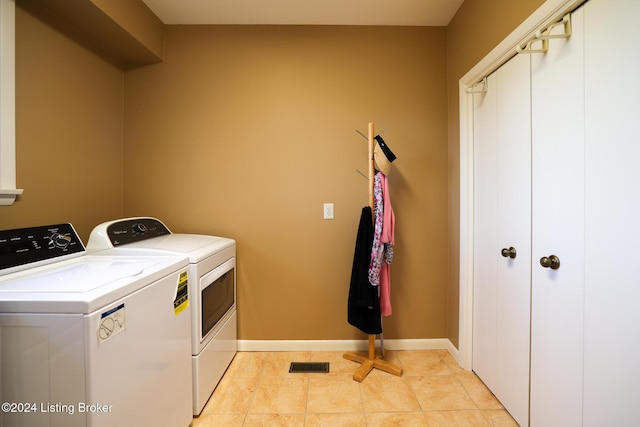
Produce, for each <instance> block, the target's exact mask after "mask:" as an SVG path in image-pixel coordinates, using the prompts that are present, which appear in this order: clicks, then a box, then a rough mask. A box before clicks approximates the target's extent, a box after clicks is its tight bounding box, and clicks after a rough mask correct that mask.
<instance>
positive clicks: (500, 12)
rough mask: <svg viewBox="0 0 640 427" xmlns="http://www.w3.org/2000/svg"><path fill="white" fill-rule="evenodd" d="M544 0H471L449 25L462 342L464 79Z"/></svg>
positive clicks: (452, 319)
mask: <svg viewBox="0 0 640 427" xmlns="http://www.w3.org/2000/svg"><path fill="white" fill-rule="evenodd" d="M542 3H544V1H543V0H522V1H511V0H465V1H464V3H463V4H462V6H460V9H458V12H457V13H456V15H455V17H454V18H453V20H452V21H451V22H450V23H449V26H448V27H447V89H448V93H447V97H448V141H449V173H448V183H449V184H448V185H449V204H448V215H449V254H448V255H449V257H448V258H449V271H448V277H449V287H448V303H447V305H448V307H447V337H448V338H449V339H450V340H451V342H452V343H454V345H456V346H457V345H458V331H459V321H458V316H459V309H458V306H459V304H458V301H459V297H460V293H459V262H460V261H459V252H460V245H459V242H460V226H459V221H460V164H459V161H460V120H459V114H460V112H459V108H460V107H459V99H458V96H459V95H458V81H459V80H460V78H461V77H462V76H464V75H465V74H466V73H467V71H469V70H470V69H471V68H473V66H474V65H476V64H477V63H478V62H480V60H481V59H482V58H484V56H485V55H487V54H488V53H489V52H490V51H491V50H492V49H493V48H494V47H495V46H497V45H498V44H499V43H500V42H501V41H502V40H503V39H504V38H505V37H506V36H508V35H509V34H510V33H511V32H512V31H513V30H514V29H515V28H516V27H517V26H518V25H520V23H522V22H523V21H524V20H525V19H526V18H527V17H528V16H529V15H531V14H532V13H533V12H534V11H535V10H536V9H537V8H538V7H540V5H542Z"/></svg>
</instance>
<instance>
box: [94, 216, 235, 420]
mask: <svg viewBox="0 0 640 427" xmlns="http://www.w3.org/2000/svg"><path fill="white" fill-rule="evenodd" d="M105 250H108V251H109V253H120V254H123V255H126V254H135V253H144V254H147V255H149V254H153V255H156V256H160V257H162V256H166V255H167V254H178V255H181V256H187V257H188V258H189V263H190V264H189V277H190V279H189V280H190V281H189V305H190V307H191V362H192V376H193V377H192V383H193V414H194V415H199V414H200V413H201V412H202V409H203V408H204V405H205V404H206V403H207V400H208V399H209V398H210V397H211V394H212V393H213V390H214V389H215V387H216V386H217V385H218V383H219V381H220V379H221V378H222V376H223V375H224V372H225V371H226V369H227V368H228V367H229V364H230V363H231V361H232V360H233V358H234V357H235V354H236V351H237V326H236V274H235V267H236V242H235V241H234V240H233V239H229V238H225V237H217V236H208V235H200V234H178V233H175V234H174V233H172V232H171V231H170V230H169V228H168V227H167V226H166V225H165V224H164V223H162V222H161V221H160V220H158V219H156V218H150V217H136V218H125V219H119V220H115V221H109V222H105V223H102V224H100V225H98V226H97V227H95V228H94V229H93V231H92V232H91V235H90V236H89V242H88V243H87V251H88V252H89V253H92V254H99V253H101V252H102V251H105Z"/></svg>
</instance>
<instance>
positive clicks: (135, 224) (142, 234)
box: [107, 218, 171, 247]
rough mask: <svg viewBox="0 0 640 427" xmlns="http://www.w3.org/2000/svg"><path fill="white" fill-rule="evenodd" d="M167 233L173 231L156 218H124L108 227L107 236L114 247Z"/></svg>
mask: <svg viewBox="0 0 640 427" xmlns="http://www.w3.org/2000/svg"><path fill="white" fill-rule="evenodd" d="M167 234H171V231H169V229H168V228H167V226H166V225H164V224H163V223H162V222H160V221H159V220H157V219H155V218H131V219H124V220H122V221H117V222H114V223H113V224H110V225H109V226H108V227H107V236H108V237H109V240H110V241H111V244H112V245H113V246H114V247H116V246H121V245H127V244H130V243H135V242H140V241H142V240H146V239H152V238H154V237H159V236H164V235H167Z"/></svg>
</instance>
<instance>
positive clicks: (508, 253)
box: [500, 246, 516, 259]
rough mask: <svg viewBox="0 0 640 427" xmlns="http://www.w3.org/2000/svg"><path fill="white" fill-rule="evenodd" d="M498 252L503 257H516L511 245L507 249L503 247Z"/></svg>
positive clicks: (514, 249)
mask: <svg viewBox="0 0 640 427" xmlns="http://www.w3.org/2000/svg"><path fill="white" fill-rule="evenodd" d="M500 253H501V254H502V256H503V257H505V258H511V259H513V258H515V257H516V248H514V247H513V246H511V247H510V248H509V249H507V248H503V249H502V251H500Z"/></svg>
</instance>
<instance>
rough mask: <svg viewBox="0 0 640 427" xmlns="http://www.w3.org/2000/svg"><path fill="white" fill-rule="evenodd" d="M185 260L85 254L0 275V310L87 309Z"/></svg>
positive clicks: (140, 285) (167, 272)
mask: <svg viewBox="0 0 640 427" xmlns="http://www.w3.org/2000/svg"><path fill="white" fill-rule="evenodd" d="M187 266H188V259H187V258H185V257H181V256H172V257H169V256H167V257H151V256H149V257H115V256H114V257H112V256H104V255H102V256H91V255H87V256H84V257H80V258H75V259H72V260H68V261H62V262H59V263H56V264H53V265H49V266H44V267H38V268H34V269H31V270H26V271H22V272H18V273H14V274H9V275H6V276H3V277H2V278H0V312H1V313H25V312H29V313H90V312H92V311H94V310H96V309H99V308H100V307H102V306H104V305H106V304H109V303H111V302H114V301H116V300H118V299H120V298H123V297H125V296H127V295H129V294H130V293H132V292H135V291H137V290H139V289H142V288H144V287H146V286H148V285H150V284H151V283H153V282H155V281H157V280H159V279H161V278H163V277H166V276H168V275H170V274H171V273H174V272H176V271H177V270H180V269H184V268H186V267H187Z"/></svg>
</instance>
